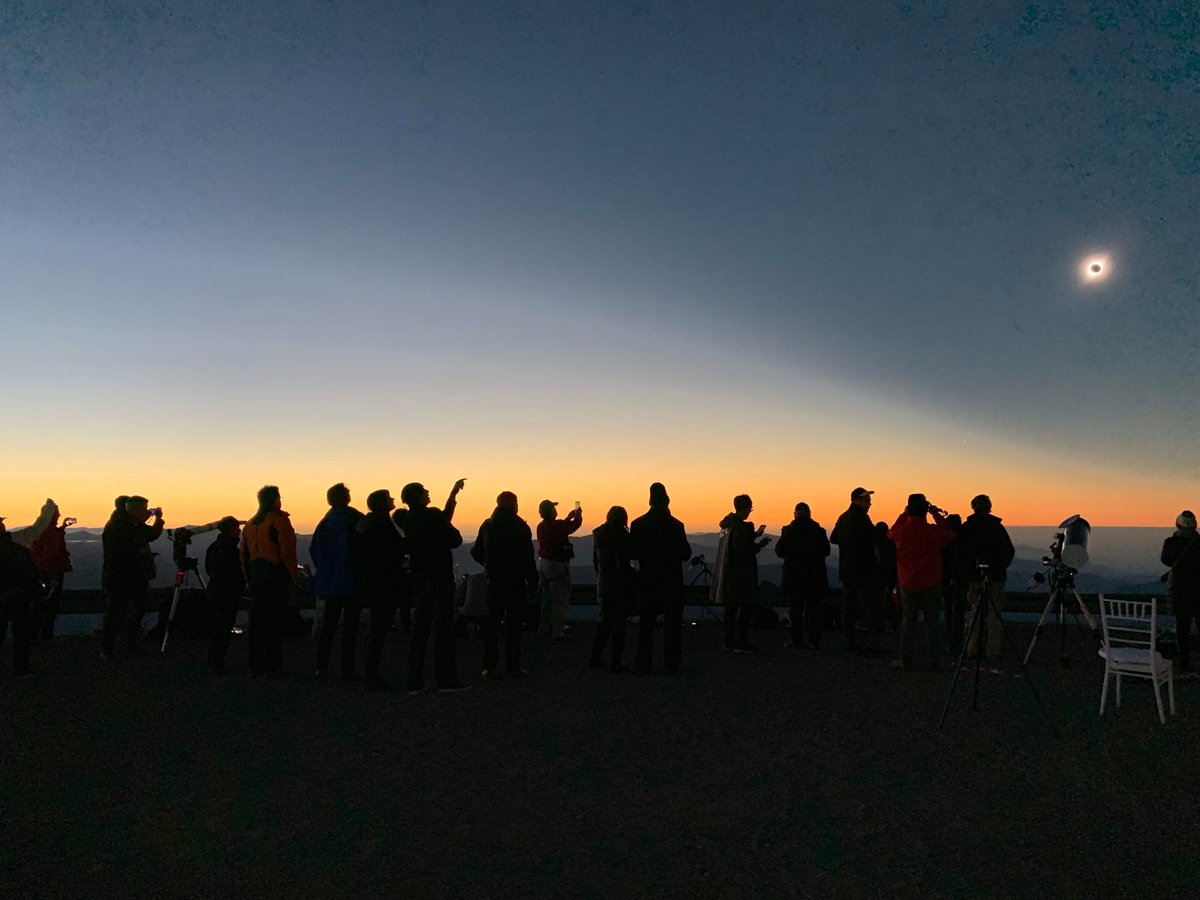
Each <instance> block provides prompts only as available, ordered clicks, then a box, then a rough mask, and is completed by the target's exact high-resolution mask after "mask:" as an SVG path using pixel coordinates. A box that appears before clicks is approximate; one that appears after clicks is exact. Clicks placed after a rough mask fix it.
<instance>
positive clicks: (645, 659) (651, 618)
mask: <svg viewBox="0 0 1200 900" xmlns="http://www.w3.org/2000/svg"><path fill="white" fill-rule="evenodd" d="M640 617H641V620H640V622H639V623H638V650H637V670H638V671H639V672H642V673H646V672H649V671H650V669H651V667H652V666H653V663H654V626H655V625H656V624H657V620H658V614H657V611H656V610H655V607H654V605H652V604H644V605H643V607H642V609H641V610H640ZM662 617H663V668H665V669H666V670H667V672H668V673H670V674H672V675H673V674H674V673H676V672H678V671H679V664H680V662H681V661H682V659H683V601H682V600H675V599H672V600H667V601H664V602H663V604H662Z"/></svg>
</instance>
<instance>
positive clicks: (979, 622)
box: [938, 563, 1054, 731]
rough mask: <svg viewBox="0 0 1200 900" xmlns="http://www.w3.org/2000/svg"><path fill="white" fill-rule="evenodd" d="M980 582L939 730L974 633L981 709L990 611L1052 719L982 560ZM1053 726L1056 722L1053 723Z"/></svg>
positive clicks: (974, 703)
mask: <svg viewBox="0 0 1200 900" xmlns="http://www.w3.org/2000/svg"><path fill="white" fill-rule="evenodd" d="M973 580H974V581H976V582H977V583H978V585H979V588H978V589H979V600H978V601H977V602H976V603H975V609H973V610H972V611H971V622H970V624H969V625H968V626H967V633H966V634H964V635H963V642H962V650H960V651H959V654H958V665H957V666H956V667H955V669H954V681H953V682H951V684H950V691H949V693H947V694H946V705H945V706H944V707H943V708H942V717H941V718H940V719H939V720H938V731H941V730H942V726H943V725H944V724H945V723H946V716H947V715H948V714H949V713H950V701H951V700H953V699H954V691H955V689H956V688H957V687H958V678H959V676H960V675H962V671H963V664H964V663H965V662H966V661H967V655H968V653H969V652H970V648H971V636H972V635H975V685H974V690H973V691H972V694H971V711H972V712H976V711H978V710H979V673H980V671H981V669H982V668H983V657H984V654H985V653H987V629H988V613H989V612H994V613H995V614H996V621H997V622H999V623H1000V631H1001V633H1002V634H1003V635H1004V640H1005V642H1006V643H1007V644H1008V647H1009V649H1011V650H1012V652H1013V656H1015V657H1016V658H1017V660H1018V661H1019V662H1020V664H1021V674H1022V675H1023V676H1024V677H1025V681H1026V682H1028V684H1029V689H1030V690H1031V691H1033V698H1034V699H1035V700H1036V701H1037V704H1038V707H1039V708H1040V709H1041V711H1042V715H1044V716H1046V720H1047V721H1049V715H1048V714H1047V713H1046V705H1045V704H1044V703H1042V698H1041V695H1040V694H1038V692H1037V687H1036V686H1035V685H1034V683H1033V680H1032V679H1031V678H1030V677H1029V672H1028V671H1027V670H1026V668H1025V661H1024V660H1022V659H1021V654H1020V651H1019V650H1017V645H1016V644H1015V643H1013V639H1012V637H1011V636H1010V635H1009V633H1008V628H1007V627H1006V626H1005V624H1004V618H1003V617H1002V616H1001V615H1000V607H999V606H998V605H997V604H996V599H995V598H994V597H993V596H992V591H991V587H992V585H991V579H989V578H988V567H987V566H986V565H985V564H983V563H979V564H977V565H976V567H975V579H973ZM1050 728H1051V730H1053V729H1054V726H1053V724H1051V726H1050Z"/></svg>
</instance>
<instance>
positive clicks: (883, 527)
mask: <svg viewBox="0 0 1200 900" xmlns="http://www.w3.org/2000/svg"><path fill="white" fill-rule="evenodd" d="M875 531H877V532H878V533H879V535H880V536H881V537H887V533H888V525H887V522H876V523H875Z"/></svg>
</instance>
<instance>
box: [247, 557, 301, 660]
mask: <svg viewBox="0 0 1200 900" xmlns="http://www.w3.org/2000/svg"><path fill="white" fill-rule="evenodd" d="M290 591H291V583H290V582H289V581H288V580H287V579H286V578H283V579H277V580H274V581H265V582H261V583H259V584H254V585H251V586H250V596H251V598H252V599H251V602H250V628H249V631H250V636H249V637H250V640H249V644H250V671H251V672H255V673H258V674H261V673H263V672H278V671H279V670H280V669H282V668H283V614H284V611H285V610H286V609H287V605H288V599H289V597H290V596H291V594H290Z"/></svg>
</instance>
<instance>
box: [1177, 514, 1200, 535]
mask: <svg viewBox="0 0 1200 900" xmlns="http://www.w3.org/2000/svg"><path fill="white" fill-rule="evenodd" d="M1175 527H1176V528H1178V529H1179V530H1180V531H1195V530H1196V514H1195V513H1194V512H1192V511H1191V510H1190V509H1185V510H1184V511H1183V512H1181V513H1180V514H1179V515H1177V516H1176V517H1175Z"/></svg>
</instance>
